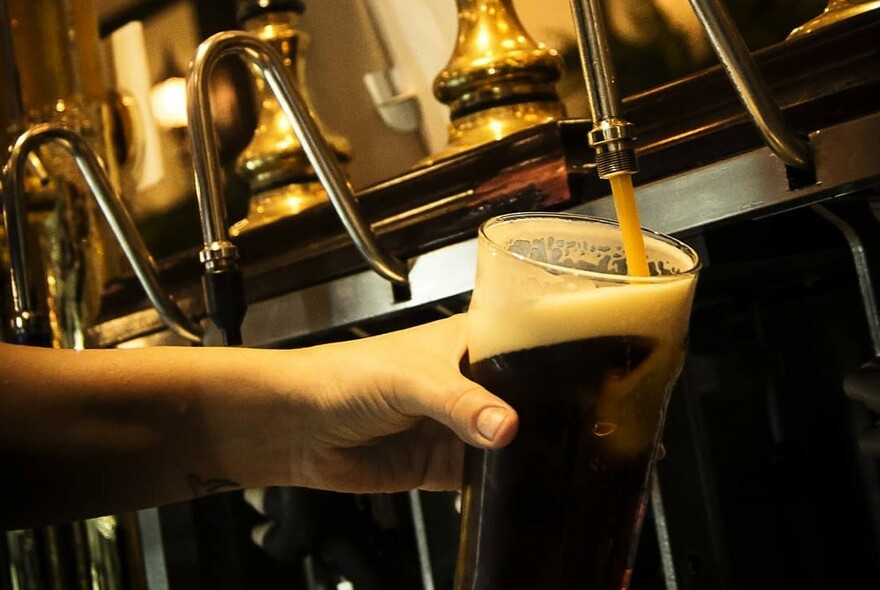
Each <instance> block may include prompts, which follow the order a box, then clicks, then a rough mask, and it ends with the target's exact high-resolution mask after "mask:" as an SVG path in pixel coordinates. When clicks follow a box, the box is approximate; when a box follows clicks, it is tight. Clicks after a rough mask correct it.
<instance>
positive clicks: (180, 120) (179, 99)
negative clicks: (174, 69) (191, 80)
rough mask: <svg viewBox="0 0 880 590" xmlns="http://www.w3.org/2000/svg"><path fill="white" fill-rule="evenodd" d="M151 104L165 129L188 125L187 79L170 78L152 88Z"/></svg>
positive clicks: (157, 120) (154, 115)
mask: <svg viewBox="0 0 880 590" xmlns="http://www.w3.org/2000/svg"><path fill="white" fill-rule="evenodd" d="M150 106H151V108H152V110H153V117H155V119H156V123H157V124H158V125H159V126H160V127H162V128H164V129H178V128H181V127H186V80H185V79H184V78H168V79H167V80H163V81H161V82H159V83H158V84H156V85H155V86H153V87H152V88H151V89H150Z"/></svg>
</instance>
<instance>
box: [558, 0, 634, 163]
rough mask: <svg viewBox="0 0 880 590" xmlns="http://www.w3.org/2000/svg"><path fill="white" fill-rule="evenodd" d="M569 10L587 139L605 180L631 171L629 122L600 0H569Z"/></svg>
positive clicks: (632, 155) (632, 147)
mask: <svg viewBox="0 0 880 590" xmlns="http://www.w3.org/2000/svg"><path fill="white" fill-rule="evenodd" d="M571 12H572V18H573V19H574V28H575V33H576V35H577V44H578V50H579V52H580V56H581V65H582V67H583V71H584V81H585V83H586V86H587V99H588V100H589V104H590V114H591V117H592V122H593V128H592V129H591V130H590V132H589V134H588V140H589V143H590V146H592V147H593V148H594V149H595V150H596V171H597V172H598V174H599V177H600V178H605V179H607V178H610V177H612V176H616V175H618V174H635V173H636V172H638V171H639V164H638V160H637V158H636V152H635V147H634V145H633V144H634V140H635V137H634V135H633V125H632V123H630V122H628V121H627V120H626V119H624V118H623V115H622V107H621V102H620V97H619V95H618V92H617V86H616V83H615V76H614V64H613V61H612V59H611V51H610V50H609V48H608V35H607V32H606V30H605V18H604V15H603V13H602V7H601V3H600V0H571Z"/></svg>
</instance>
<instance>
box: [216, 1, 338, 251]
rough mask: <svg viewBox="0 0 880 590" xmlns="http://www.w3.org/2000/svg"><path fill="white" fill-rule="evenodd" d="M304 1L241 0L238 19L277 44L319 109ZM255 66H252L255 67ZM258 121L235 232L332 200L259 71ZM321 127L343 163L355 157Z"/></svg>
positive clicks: (242, 169)
mask: <svg viewBox="0 0 880 590" xmlns="http://www.w3.org/2000/svg"><path fill="white" fill-rule="evenodd" d="M303 10H304V6H303V3H302V2H299V1H290V0H286V1H279V0H274V1H272V2H266V1H262V2H254V1H252V0H242V2H241V3H240V4H239V10H238V21H239V22H240V23H241V26H242V28H243V29H244V30H245V31H247V32H249V33H252V34H254V35H256V36H257V37H258V38H260V39H262V40H263V41H266V42H267V43H269V44H270V45H272V46H273V47H274V48H275V49H276V50H277V51H278V53H279V54H280V55H281V56H282V59H283V60H284V65H285V67H286V68H287V69H288V70H289V71H290V72H291V74H292V77H293V79H294V80H295V82H296V84H297V87H298V89H299V91H300V94H301V95H302V97H303V100H304V101H305V102H306V104H307V105H308V106H309V109H310V110H311V111H312V113H314V112H315V111H314V108H312V105H311V99H310V97H309V94H308V91H307V87H306V84H305V59H304V55H303V53H304V51H305V49H306V47H307V45H308V42H309V37H308V35H307V34H306V33H305V32H303V31H302V30H301V29H299V28H298V22H299V18H300V14H301V13H302V12H303ZM252 69H253V68H252ZM254 74H255V75H254V76H253V80H254V87H255V97H256V104H257V109H258V114H257V126H256V129H255V130H254V136H253V139H252V140H251V142H250V143H249V144H248V146H247V147H246V148H245V149H244V151H242V153H241V154H240V155H239V157H238V160H237V162H236V172H237V173H238V174H239V175H240V176H241V177H242V178H243V179H244V180H245V181H246V182H247V183H248V186H249V187H250V190H251V198H250V203H249V207H248V214H247V217H246V218H245V219H242V220H240V221H238V222H236V223H235V224H233V226H232V228H231V229H230V235H231V236H233V237H234V236H237V235H240V234H241V233H243V232H246V231H249V230H252V229H253V228H255V227H259V226H261V225H264V224H266V223H269V222H272V221H275V220H277V219H280V218H283V217H287V216H290V215H296V214H297V213H300V212H302V211H304V210H306V209H308V208H310V207H313V206H315V205H317V204H319V203H323V202H326V201H327V192H326V191H325V190H324V187H323V186H322V185H321V182H320V181H319V180H318V176H317V174H316V173H315V169H314V168H313V167H312V165H311V163H310V162H309V158H308V156H307V155H306V153H305V151H304V150H303V146H302V143H301V142H300V140H299V138H297V136H296V134H295V133H294V132H293V129H292V128H291V126H290V123H289V122H288V120H287V117H286V116H285V114H284V112H283V111H282V109H281V107H280V105H279V104H278V100H277V99H276V98H275V96H274V95H273V94H272V92H271V91H270V90H269V89H268V88H266V83H265V81H264V80H263V78H262V76H260V74H259V71H256V70H255V71H254ZM316 123H317V124H318V128H319V129H320V130H321V132H322V134H323V135H324V137H325V138H326V140H327V143H328V145H329V146H330V147H331V149H332V151H333V153H334V155H335V156H336V158H337V159H338V160H339V161H340V162H343V163H344V162H347V161H349V160H350V159H351V147H350V145H349V143H348V140H347V139H345V138H344V137H342V136H339V135H336V134H333V133H330V132H328V131H327V130H326V129H325V128H324V125H323V124H322V123H321V122H320V121H317V120H316Z"/></svg>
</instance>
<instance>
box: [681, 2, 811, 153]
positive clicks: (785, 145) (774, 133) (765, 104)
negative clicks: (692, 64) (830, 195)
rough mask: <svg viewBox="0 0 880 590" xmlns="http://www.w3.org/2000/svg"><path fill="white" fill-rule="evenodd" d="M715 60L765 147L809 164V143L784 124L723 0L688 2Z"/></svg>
mask: <svg viewBox="0 0 880 590" xmlns="http://www.w3.org/2000/svg"><path fill="white" fill-rule="evenodd" d="M690 2H691V6H693V9H694V12H695V13H696V14H697V18H698V19H699V20H700V23H701V24H702V25H703V28H704V29H705V31H706V35H707V36H708V37H709V41H710V42H711V44H712V47H713V48H714V49H715V53H716V54H718V59H719V60H720V61H721V63H722V64H723V65H724V69H725V70H726V71H727V74H728V76H730V79H731V81H732V82H733V84H734V86H735V87H736V90H737V93H738V94H739V97H740V99H741V100H742V103H743V105H745V107H746V110H747V111H748V113H749V116H750V117H751V118H752V121H754V123H755V125H757V127H758V130H759V131H760V132H761V135H762V136H763V137H764V140H765V141H766V142H767V145H768V146H769V147H770V149H771V150H773V153H775V154H776V155H777V156H779V157H780V158H782V160H783V161H784V162H785V163H786V164H789V165H790V166H794V167H795V168H800V169H802V170H809V169H810V166H811V163H812V155H811V153H810V146H809V144H808V143H807V142H806V141H804V139H803V138H801V137H798V136H797V135H794V134H793V133H792V132H791V131H790V130H789V129H788V128H787V127H786V125H785V123H784V121H783V118H782V111H781V110H780V108H779V106H778V105H777V104H776V102H775V101H774V100H773V96H772V95H771V94H770V90H769V88H768V87H767V84H766V83H765V82H764V79H763V78H762V77H761V73H760V72H759V71H758V66H757V65H756V64H755V60H754V59H753V58H752V55H751V53H749V48H748V46H747V45H746V43H745V41H744V40H743V38H742V35H741V34H740V33H739V30H738V29H737V28H736V25H735V24H734V22H733V19H732V18H731V17H730V14H729V13H728V12H727V9H726V8H725V7H724V4H723V2H722V0H690Z"/></svg>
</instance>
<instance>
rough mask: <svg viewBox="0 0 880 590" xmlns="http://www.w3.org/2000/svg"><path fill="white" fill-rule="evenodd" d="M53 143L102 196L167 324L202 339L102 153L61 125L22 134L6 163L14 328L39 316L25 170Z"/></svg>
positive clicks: (118, 235) (20, 329)
mask: <svg viewBox="0 0 880 590" xmlns="http://www.w3.org/2000/svg"><path fill="white" fill-rule="evenodd" d="M49 143H54V144H57V145H59V146H61V147H62V148H64V149H65V150H66V151H67V152H68V153H69V154H70V155H71V156H72V157H73V159H74V161H75V163H76V166H77V168H78V170H79V171H80V173H81V174H82V176H83V179H84V180H85V182H86V184H87V185H88V187H89V192H90V193H91V194H92V196H93V197H94V198H95V199H96V200H97V202H98V205H99V207H100V208H101V212H102V213H103V214H104V217H105V218H106V219H107V222H108V225H109V226H110V229H111V230H112V231H113V235H114V236H115V237H116V239H117V240H118V241H119V244H120V246H121V247H122V250H123V252H124V253H125V255H126V258H128V261H129V263H130V264H131V266H132V269H133V270H134V273H135V275H137V277H138V279H139V280H140V283H141V285H142V286H143V288H144V291H146V293H147V297H149V299H150V301H151V302H152V303H153V305H154V306H155V307H156V309H157V310H158V312H159V315H161V316H162V319H163V320H164V321H165V323H166V324H167V325H168V327H169V328H170V329H171V330H172V331H174V332H175V333H177V334H178V335H180V336H181V337H183V338H184V339H186V340H188V341H190V342H196V343H198V342H201V340H202V328H201V326H200V325H198V324H197V323H195V322H194V321H193V320H191V319H190V318H189V317H188V316H187V315H186V314H185V313H183V311H182V310H181V309H180V307H179V306H178V305H177V303H176V302H175V301H174V300H173V299H172V298H171V296H170V295H169V294H168V292H167V291H166V290H165V289H164V288H163V287H162V285H161V283H160V281H159V271H158V269H157V268H156V263H155V262H154V261H153V258H152V256H150V253H149V251H148V250H147V247H146V245H145V244H144V242H143V240H142V239H141V236H140V233H138V230H137V227H136V226H135V224H134V221H132V218H131V215H130V214H129V213H128V209H126V207H125V204H124V203H123V202H122V199H121V198H120V197H119V195H118V194H117V193H116V191H115V190H114V189H113V185H112V184H111V183H110V179H109V178H108V176H107V173H106V172H105V171H104V168H103V166H102V165H101V163H100V160H99V159H98V156H97V155H96V154H95V152H94V151H93V150H92V148H91V147H90V146H89V144H88V143H87V142H86V140H85V139H83V138H82V136H80V135H79V134H77V133H75V132H73V131H71V130H70V129H66V128H64V127H61V126H59V125H53V124H42V125H37V126H35V127H32V128H31V129H28V130H27V131H25V132H24V133H22V134H21V135H19V136H18V138H17V139H16V141H15V143H14V144H13V146H12V148H11V149H10V152H9V159H8V160H7V161H6V165H5V166H4V167H3V210H4V213H5V215H4V223H5V226H6V232H7V236H8V240H9V256H10V259H11V274H12V293H13V313H14V314H15V317H14V318H13V331H14V332H15V333H16V336H23V337H24V335H25V334H26V332H27V331H28V330H29V327H28V326H32V325H33V323H34V321H35V318H37V317H38V315H37V309H36V307H35V306H34V304H33V302H32V300H31V297H30V293H29V287H28V279H27V268H28V259H27V247H26V244H27V233H26V232H27V220H26V219H27V218H26V212H25V207H24V200H25V199H24V195H25V173H26V167H27V166H28V164H29V156H30V155H31V154H32V153H33V152H35V151H36V150H37V148H39V147H40V146H43V145H46V144H49Z"/></svg>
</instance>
